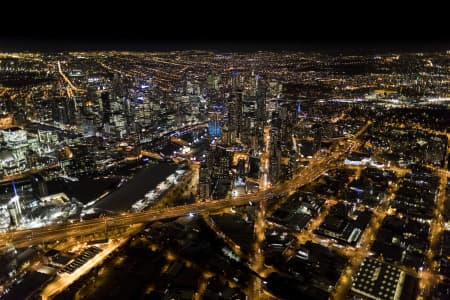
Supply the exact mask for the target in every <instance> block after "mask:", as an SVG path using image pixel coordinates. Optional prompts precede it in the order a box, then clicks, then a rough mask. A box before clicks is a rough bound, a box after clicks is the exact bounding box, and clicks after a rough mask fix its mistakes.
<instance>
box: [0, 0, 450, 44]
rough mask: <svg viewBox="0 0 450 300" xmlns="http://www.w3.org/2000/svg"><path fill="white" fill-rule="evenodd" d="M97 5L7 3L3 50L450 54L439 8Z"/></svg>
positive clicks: (0, 26)
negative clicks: (438, 52) (185, 50)
mask: <svg viewBox="0 0 450 300" xmlns="http://www.w3.org/2000/svg"><path fill="white" fill-rule="evenodd" d="M94 2H95V3H97V1H92V0H91V1H89V2H85V1H76V2H73V1H72V2H68V3H67V5H66V4H64V5H62V2H61V4H58V2H55V1H52V3H50V4H48V5H43V2H41V1H36V2H30V3H25V2H23V3H22V2H20V1H13V2H8V3H17V6H18V7H17V9H9V10H7V9H2V15H1V17H0V50H8V51H23V50H40V51H46V50H50V51H60V50H102V49H104V50H114V49H117V50H177V49H192V48H196V49H218V50H223V51H235V50H236V51H254V50H264V49H269V50H285V49H287V50H322V51H329V50H336V51H340V50H342V51H359V50H362V51H369V50H370V51H382V50H384V49H386V50H396V51H402V50H405V51H410V50H412V51H414V50H420V51H426V50H428V49H430V50H433V49H437V50H443V49H448V48H450V35H449V34H450V32H449V31H448V30H447V29H448V17H447V15H446V14H447V10H446V9H445V8H443V7H438V6H434V7H432V9H429V8H427V7H425V6H423V5H422V4H421V5H420V7H419V6H417V7H416V6H415V5H414V4H413V3H409V4H408V5H406V4H405V6H399V7H398V8H393V4H392V3H390V4H389V5H388V6H386V5H387V4H386V3H383V2H382V1H380V2H378V1H377V2H373V3H367V5H366V4H365V5H362V6H361V5H359V4H358V3H350V2H348V3H347V2H342V1H341V2H339V1H332V2H327V1H322V2H321V1H314V2H312V1H309V2H307V1H301V3H300V2H299V3H297V4H296V5H295V6H294V5H293V6H292V7H289V6H287V2H295V1H287V2H286V1H284V0H278V1H276V2H271V1H269V2H267V1H255V2H253V3H252V2H249V3H247V2H246V1H231V0H229V1H224V2H218V1H217V3H216V2H214V3H211V2H210V1H209V2H206V1H205V2H201V1H148V2H144V1H133V0H127V1H108V2H106V1H105V2H104V3H102V2H98V3H97V4H95V3H94ZM243 2H246V4H245V5H244V3H243ZM266 2H267V3H266ZM94 4H95V5H97V6H95V5H94ZM212 4H214V5H212ZM30 6H31V7H30ZM22 7H27V8H28V10H27V11H26V12H25V11H24V10H23V9H20V8H22ZM411 7H413V8H414V7H415V8H414V10H415V12H414V13H412V12H411V11H410V10H409V8H411ZM2 8H4V7H2Z"/></svg>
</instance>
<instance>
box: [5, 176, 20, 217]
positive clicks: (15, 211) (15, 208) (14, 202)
mask: <svg viewBox="0 0 450 300" xmlns="http://www.w3.org/2000/svg"><path fill="white" fill-rule="evenodd" d="M11 184H12V187H13V190H14V196H13V197H12V198H11V200H9V202H8V205H7V207H8V211H9V215H10V218H11V224H12V225H13V226H19V225H20V224H22V206H21V204H20V199H19V196H18V195H17V190H16V185H15V183H14V181H13V182H12V183H11Z"/></svg>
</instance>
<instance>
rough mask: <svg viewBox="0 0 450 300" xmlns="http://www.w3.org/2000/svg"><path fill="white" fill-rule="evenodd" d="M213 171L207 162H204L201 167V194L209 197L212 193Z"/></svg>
mask: <svg viewBox="0 0 450 300" xmlns="http://www.w3.org/2000/svg"><path fill="white" fill-rule="evenodd" d="M211 185H212V182H211V172H210V168H209V167H208V164H207V163H202V164H201V165H200V169H199V188H198V191H199V196H200V198H201V199H208V198H209V197H210V195H211Z"/></svg>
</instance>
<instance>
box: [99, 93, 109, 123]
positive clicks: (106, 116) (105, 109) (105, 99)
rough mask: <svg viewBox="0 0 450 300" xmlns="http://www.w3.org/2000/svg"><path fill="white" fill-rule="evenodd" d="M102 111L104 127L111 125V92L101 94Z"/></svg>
mask: <svg viewBox="0 0 450 300" xmlns="http://www.w3.org/2000/svg"><path fill="white" fill-rule="evenodd" d="M101 99H102V110H103V118H102V122H103V125H105V124H110V121H111V120H110V119H111V99H110V95H109V92H103V93H102V94H101Z"/></svg>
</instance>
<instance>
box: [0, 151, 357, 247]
mask: <svg viewBox="0 0 450 300" xmlns="http://www.w3.org/2000/svg"><path fill="white" fill-rule="evenodd" d="M353 147H354V144H353V143H350V144H349V147H347V148H346V149H341V151H339V152H338V151H336V152H334V153H333V154H331V155H328V156H326V157H322V158H319V159H317V160H316V161H314V162H313V163H312V164H311V165H310V166H309V167H307V168H305V169H303V170H302V171H301V172H300V173H299V174H297V175H296V176H294V177H293V178H292V179H291V180H289V181H288V182H285V183H282V184H279V185H275V186H272V187H271V188H268V189H266V190H264V191H260V192H257V193H254V194H248V195H243V196H241V197H234V198H231V199H224V200H214V201H207V202H198V203H193V204H187V205H180V206H174V207H166V208H160V209H149V210H147V211H144V212H138V213H122V214H120V215H117V216H111V217H104V218H98V219H92V220H85V221H78V222H74V223H68V224H55V225H50V226H47V227H43V228H34V229H27V230H16V231H9V232H6V233H1V234H0V248H4V247H8V246H11V245H14V246H15V247H26V246H30V245H36V244H40V243H45V242H50V241H55V240H62V239H67V238H70V237H76V236H82V235H89V234H93V233H96V232H103V231H107V230H108V228H112V227H117V226H126V225H132V224H138V223H147V222H152V221H157V220H163V219H168V218H174V217H180V216H183V215H188V214H190V213H194V214H199V213H210V212H214V211H218V210H221V209H224V208H227V207H233V206H242V205H247V204H248V203H249V202H250V201H253V202H256V201H259V200H262V199H266V198H267V197H270V196H273V195H275V194H279V193H282V192H288V193H289V192H292V191H295V190H296V189H297V188H299V187H301V186H303V185H306V184H308V183H310V182H312V181H314V180H315V179H316V178H318V177H319V176H321V175H322V174H323V173H324V172H326V171H327V170H329V169H330V168H331V166H332V163H333V162H334V161H335V160H337V159H340V158H343V155H344V154H345V153H346V152H347V151H348V150H350V149H352V148H353Z"/></svg>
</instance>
